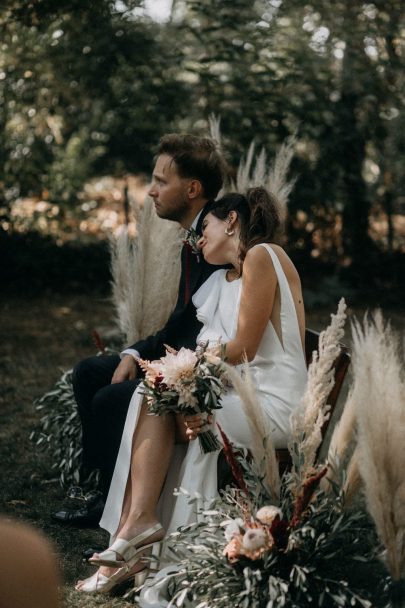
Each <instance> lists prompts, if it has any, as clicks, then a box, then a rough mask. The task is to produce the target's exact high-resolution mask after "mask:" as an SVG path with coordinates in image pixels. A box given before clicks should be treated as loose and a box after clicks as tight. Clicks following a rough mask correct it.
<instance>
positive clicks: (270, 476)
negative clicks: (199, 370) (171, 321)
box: [224, 361, 280, 501]
mask: <svg viewBox="0 0 405 608" xmlns="http://www.w3.org/2000/svg"><path fill="white" fill-rule="evenodd" d="M224 366H225V369H226V373H227V375H228V377H229V380H230V381H231V383H232V385H233V387H234V389H235V391H236V392H237V393H238V395H239V397H240V398H241V401H242V405H243V409H244V411H245V414H246V417H247V419H248V423H249V428H250V432H251V433H252V437H253V442H252V445H251V446H250V451H251V452H252V456H253V458H254V460H255V463H256V465H257V466H258V467H259V468H261V467H263V470H262V471H261V472H262V474H263V478H264V483H265V484H266V486H267V487H268V489H269V491H270V494H271V496H272V497H273V498H274V500H275V501H278V498H279V496H280V475H279V469H278V462H277V458H276V452H275V449H274V446H273V444H272V441H271V426H270V424H269V422H268V421H267V419H266V417H265V416H264V415H263V409H262V407H261V405H260V403H259V400H258V397H257V394H256V390H255V387H254V384H253V379H252V374H251V372H250V368H249V364H248V362H247V361H246V362H245V363H244V364H243V366H242V376H241V375H240V373H239V372H238V371H237V370H236V369H235V368H234V367H233V366H231V365H227V364H226V363H225V364H224Z"/></svg>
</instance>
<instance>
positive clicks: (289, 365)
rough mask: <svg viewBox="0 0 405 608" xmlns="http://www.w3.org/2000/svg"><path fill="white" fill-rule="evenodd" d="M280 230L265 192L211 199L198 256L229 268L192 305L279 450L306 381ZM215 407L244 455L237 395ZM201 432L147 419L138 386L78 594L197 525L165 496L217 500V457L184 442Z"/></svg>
mask: <svg viewBox="0 0 405 608" xmlns="http://www.w3.org/2000/svg"><path fill="white" fill-rule="evenodd" d="M280 224H281V221H280V210H279V205H278V202H277V200H275V198H274V197H273V196H272V195H271V194H270V193H269V192H267V191H266V190H265V189H263V188H252V189H250V190H249V191H248V193H247V195H246V197H245V196H242V195H240V194H227V195H225V196H224V197H223V198H221V199H220V200H218V201H217V206H216V207H215V208H214V209H212V211H211V212H210V213H208V214H207V216H206V217H205V219H204V222H203V234H202V237H201V239H200V241H199V247H200V248H201V250H202V254H203V256H204V258H205V260H206V261H207V262H209V263H210V264H215V265H225V264H229V265H230V269H229V270H225V269H220V270H217V271H216V272H214V273H213V274H212V275H211V276H210V278H209V279H208V280H207V281H206V282H205V283H204V284H203V285H202V286H201V287H200V289H199V290H198V291H197V292H196V294H195V295H194V296H193V302H194V304H195V306H196V309H197V317H198V319H199V320H200V321H201V322H202V323H203V327H202V329H201V332H200V334H199V336H198V341H204V342H206V341H207V340H209V341H210V342H212V343H214V344H215V343H217V342H218V340H219V339H220V340H221V343H222V344H224V345H225V356H226V360H227V362H228V363H230V364H232V365H235V366H237V365H238V364H240V363H241V362H242V361H243V360H244V358H245V357H247V360H248V361H249V366H250V369H251V373H252V377H253V379H254V383H255V388H256V391H257V395H258V398H259V400H260V404H261V406H262V408H263V412H264V414H265V418H266V421H267V423H268V427H269V429H270V433H271V438H272V441H273V444H274V445H275V447H276V448H280V447H286V445H287V442H288V439H289V433H290V430H289V418H290V414H291V412H292V410H293V409H294V408H295V407H296V406H297V405H298V404H299V401H300V399H301V396H302V394H303V391H304V387H305V383H306V378H307V370H306V364H305V357H304V333H305V315H304V305H303V298H302V292H301V283H300V279H299V276H298V273H297V270H296V269H295V267H294V265H293V263H292V262H291V260H290V258H289V257H288V256H287V254H286V253H285V252H284V250H283V249H282V248H281V247H280V246H278V245H276V244H274V240H275V238H276V237H277V234H278V232H279V230H280ZM221 406H222V408H221V409H219V410H216V411H215V414H213V416H212V418H213V422H214V423H215V421H217V422H219V423H220V425H221V426H222V428H223V429H224V431H225V432H226V434H227V435H228V437H229V439H230V440H231V441H232V442H233V443H234V444H235V445H236V446H243V447H247V448H249V447H250V445H251V442H252V438H251V434H250V430H249V425H248V422H247V419H246V417H245V414H244V411H243V408H242V405H241V401H240V399H239V397H238V396H237V394H236V393H235V392H234V391H233V390H228V391H227V392H226V393H225V394H224V395H223V397H222V399H221ZM200 427H201V420H200V418H199V417H183V416H180V415H178V416H173V415H167V416H150V415H148V412H147V406H146V404H145V401H144V396H143V395H142V387H138V389H137V390H136V391H135V393H134V395H133V397H132V400H131V404H130V407H129V410H128V415H127V420H126V424H125V428H124V432H123V436H122V440H121V446H120V451H119V454H118V458H117V462H116V465H115V470H114V476H113V480H112V483H111V486H110V491H109V495H108V498H107V503H106V506H105V510H104V513H103V517H102V519H101V522H100V526H101V527H103V528H105V529H106V530H107V531H108V532H109V533H110V534H111V537H112V541H113V542H112V544H111V546H110V548H109V549H107V550H106V551H104V552H102V553H99V554H94V555H93V557H92V558H91V560H90V561H91V563H93V564H95V565H97V566H99V568H98V570H97V571H96V573H95V574H94V575H93V576H91V577H89V578H87V579H85V580H84V581H79V582H78V583H77V585H76V589H78V590H79V591H83V592H99V593H106V592H109V591H111V590H112V589H113V588H115V587H116V586H117V585H119V584H121V583H122V582H123V581H125V580H127V579H128V578H134V576H135V575H136V574H137V573H145V572H146V571H147V570H146V569H147V566H148V564H150V556H151V555H153V554H154V553H155V552H158V551H159V550H160V549H161V547H162V544H163V543H162V542H161V541H162V540H163V538H164V536H165V533H170V532H172V531H175V530H176V529H177V528H178V527H179V526H182V525H187V524H189V523H192V522H193V521H196V520H197V518H198V515H197V513H196V511H197V509H196V503H195V502H193V504H190V502H189V500H188V498H187V497H186V496H183V495H181V494H180V495H178V496H176V497H173V490H174V488H176V487H182V488H185V489H186V490H187V491H188V492H189V493H190V494H191V495H195V496H199V497H201V496H204V497H205V498H207V499H210V498H212V497H214V496H215V495H216V492H217V458H218V452H210V453H208V454H202V453H201V451H200V448H199V446H198V442H197V441H190V440H192V439H195V438H196V437H197V435H198V433H199V430H200ZM212 429H213V430H215V424H214V425H213V427H212ZM200 506H201V505H200ZM165 530H166V532H165ZM146 556H148V559H146Z"/></svg>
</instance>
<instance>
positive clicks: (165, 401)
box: [137, 344, 225, 453]
mask: <svg viewBox="0 0 405 608" xmlns="http://www.w3.org/2000/svg"><path fill="white" fill-rule="evenodd" d="M214 348H215V349H216V350H217V347H214ZM137 361H138V363H139V365H140V367H141V368H142V369H143V370H144V372H145V379H144V381H143V388H142V392H143V393H144V395H146V400H147V403H148V409H149V413H150V414H154V415H156V416H162V415H165V414H189V415H193V414H203V415H204V417H205V418H206V419H207V418H208V416H209V415H210V414H211V413H212V412H213V410H215V409H219V408H220V407H221V405H220V401H221V395H222V393H223V391H224V389H225V384H224V379H225V370H224V367H223V361H222V359H221V358H220V357H218V356H217V355H215V354H214V353H213V350H212V349H211V348H209V347H208V344H202V345H199V346H198V347H197V349H196V350H195V351H193V350H190V349H189V348H184V347H182V348H181V349H180V350H179V351H176V350H174V349H172V348H170V347H168V346H166V355H165V356H164V357H161V358H160V359H158V360H156V361H147V360H145V359H138V360H137ZM205 427H207V428H206V430H205V431H203V432H202V433H200V434H199V437H198V438H199V442H200V446H201V449H202V451H203V452H204V453H207V452H212V451H215V450H218V449H219V448H220V444H219V442H218V439H217V438H216V436H215V434H214V433H213V432H212V430H210V429H209V428H208V424H206V425H205Z"/></svg>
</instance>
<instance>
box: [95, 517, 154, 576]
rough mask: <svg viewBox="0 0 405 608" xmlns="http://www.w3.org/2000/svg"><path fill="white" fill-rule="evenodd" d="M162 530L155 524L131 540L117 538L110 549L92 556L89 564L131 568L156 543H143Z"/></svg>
mask: <svg viewBox="0 0 405 608" xmlns="http://www.w3.org/2000/svg"><path fill="white" fill-rule="evenodd" d="M160 530H163V527H162V526H161V524H155V525H154V526H151V527H150V528H148V529H147V530H144V531H143V532H141V533H140V534H138V535H137V536H135V537H134V538H132V539H131V540H129V541H128V540H125V539H123V538H117V539H116V540H115V541H114V542H113V544H112V545H111V547H109V548H108V549H106V551H103V552H102V553H99V554H96V555H93V557H91V558H90V559H89V562H90V563H91V564H94V565H95V566H112V567H118V568H120V567H122V566H125V565H126V566H127V567H129V568H130V567H132V566H133V565H134V564H135V563H136V561H138V559H139V558H141V557H142V555H143V554H144V552H145V550H147V549H149V548H152V547H153V546H154V545H155V543H156V542H158V543H160V541H154V542H151V543H145V544H142V543H144V542H145V541H146V540H147V539H148V538H149V537H150V536H152V535H153V534H155V533H156V532H160Z"/></svg>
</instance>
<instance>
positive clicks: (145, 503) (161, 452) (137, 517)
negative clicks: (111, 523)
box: [118, 404, 175, 540]
mask: <svg viewBox="0 0 405 608" xmlns="http://www.w3.org/2000/svg"><path fill="white" fill-rule="evenodd" d="M174 436H175V421H174V418H173V416H149V415H148V414H147V408H146V406H145V405H144V404H143V405H142V408H141V412H140V415H139V419H138V423H137V426H136V430H135V433H134V438H133V442H132V454H131V470H130V476H129V479H128V486H127V491H126V493H125V500H124V505H123V517H122V518H121V522H120V528H119V534H118V535H119V537H120V538H125V539H127V540H129V539H131V538H133V536H134V534H136V533H137V532H139V531H142V530H143V529H145V528H147V527H148V526H149V525H151V524H153V523H155V522H156V521H157V520H156V506H157V503H158V500H159V496H160V493H161V490H162V487H163V483H164V480H165V477H166V474H167V471H168V468H169V464H170V459H171V456H172V453H173V446H174ZM126 514H127V515H126ZM151 540H153V538H151Z"/></svg>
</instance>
